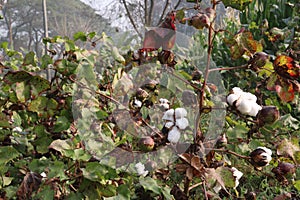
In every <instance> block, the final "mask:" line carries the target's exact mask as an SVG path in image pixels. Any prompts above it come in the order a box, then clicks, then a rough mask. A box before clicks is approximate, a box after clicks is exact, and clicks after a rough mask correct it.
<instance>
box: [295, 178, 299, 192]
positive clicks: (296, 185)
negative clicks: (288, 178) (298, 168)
mask: <svg viewBox="0 0 300 200" xmlns="http://www.w3.org/2000/svg"><path fill="white" fill-rule="evenodd" d="M294 187H295V188H296V189H297V190H298V191H299V192H300V180H296V181H295V182H294Z"/></svg>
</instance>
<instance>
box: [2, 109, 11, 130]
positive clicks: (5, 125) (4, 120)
mask: <svg viewBox="0 0 300 200" xmlns="http://www.w3.org/2000/svg"><path fill="white" fill-rule="evenodd" d="M0 127H3V128H10V127H11V125H10V123H9V120H8V117H7V116H6V115H5V114H4V113H2V112H0Z"/></svg>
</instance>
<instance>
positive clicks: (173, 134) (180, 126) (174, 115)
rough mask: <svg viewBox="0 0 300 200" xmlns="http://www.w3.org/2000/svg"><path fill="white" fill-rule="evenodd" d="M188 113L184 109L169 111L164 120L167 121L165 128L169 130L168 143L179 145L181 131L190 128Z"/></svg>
mask: <svg viewBox="0 0 300 200" xmlns="http://www.w3.org/2000/svg"><path fill="white" fill-rule="evenodd" d="M186 116H187V111H186V109H184V108H176V109H169V110H167V111H166V112H165V113H164V115H163V117H162V119H163V120H164V121H165V124H164V126H165V127H166V128H168V129H169V132H168V141H169V142H171V143H177V142H178V141H179V139H180V136H181V133H180V130H184V129H186V128H187V127H188V125H189V122H188V119H187V118H186Z"/></svg>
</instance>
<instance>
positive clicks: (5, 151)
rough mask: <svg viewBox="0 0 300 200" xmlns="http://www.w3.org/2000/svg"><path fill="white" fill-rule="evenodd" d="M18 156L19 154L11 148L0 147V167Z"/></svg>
mask: <svg viewBox="0 0 300 200" xmlns="http://www.w3.org/2000/svg"><path fill="white" fill-rule="evenodd" d="M19 156H20V153H19V152H18V151H17V150H16V149H15V148H13V147H11V146H4V147H0V165H3V164H6V163H8V162H9V161H11V160H13V159H15V158H17V157H19Z"/></svg>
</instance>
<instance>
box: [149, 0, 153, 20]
mask: <svg viewBox="0 0 300 200" xmlns="http://www.w3.org/2000/svg"><path fill="white" fill-rule="evenodd" d="M153 7H154V2H153V0H150V8H149V14H148V23H149V25H151V18H152V12H153Z"/></svg>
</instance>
